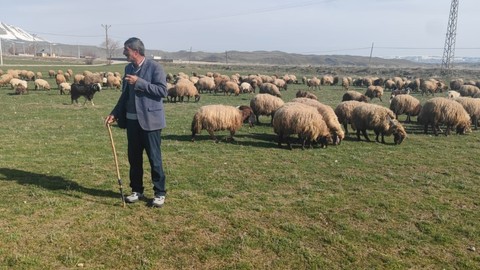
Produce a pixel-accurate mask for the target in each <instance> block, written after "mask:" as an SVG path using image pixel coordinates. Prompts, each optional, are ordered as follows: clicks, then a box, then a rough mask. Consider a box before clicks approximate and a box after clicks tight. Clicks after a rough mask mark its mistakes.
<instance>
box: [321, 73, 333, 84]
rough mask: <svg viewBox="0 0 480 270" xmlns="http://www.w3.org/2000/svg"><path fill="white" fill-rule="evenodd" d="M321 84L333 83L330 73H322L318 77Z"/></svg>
mask: <svg viewBox="0 0 480 270" xmlns="http://www.w3.org/2000/svg"><path fill="white" fill-rule="evenodd" d="M320 84H321V85H332V84H333V76H331V75H324V76H322V78H321V79H320Z"/></svg>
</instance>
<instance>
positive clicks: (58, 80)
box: [55, 73, 67, 89]
mask: <svg viewBox="0 0 480 270" xmlns="http://www.w3.org/2000/svg"><path fill="white" fill-rule="evenodd" d="M55 82H56V83H57V86H58V88H59V89H60V84H61V83H64V82H67V79H66V78H65V75H63V74H62V73H57V75H56V76H55Z"/></svg>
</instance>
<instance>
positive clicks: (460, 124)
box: [418, 97, 470, 136]
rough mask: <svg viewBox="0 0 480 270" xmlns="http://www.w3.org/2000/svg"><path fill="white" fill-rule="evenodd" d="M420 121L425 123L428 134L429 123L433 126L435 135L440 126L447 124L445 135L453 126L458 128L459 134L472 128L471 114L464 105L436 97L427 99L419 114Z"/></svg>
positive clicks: (425, 130)
mask: <svg viewBox="0 0 480 270" xmlns="http://www.w3.org/2000/svg"><path fill="white" fill-rule="evenodd" d="M418 122H419V123H421V124H423V125H424V132H425V134H427V130H428V125H431V126H432V130H433V133H434V134H435V136H437V135H438V133H437V130H439V129H440V128H439V126H440V125H441V124H444V125H446V126H447V128H446V130H445V136H448V134H450V129H451V128H456V131H457V134H465V132H466V131H468V130H469V129H470V115H468V113H467V111H465V109H464V108H463V107H462V105H461V104H460V103H458V102H456V101H454V100H451V99H448V98H444V97H435V98H432V99H429V100H427V101H426V102H425V103H424V104H423V106H422V110H421V111H420V114H419V115H418Z"/></svg>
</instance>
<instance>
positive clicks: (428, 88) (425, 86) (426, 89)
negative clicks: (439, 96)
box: [420, 79, 438, 96]
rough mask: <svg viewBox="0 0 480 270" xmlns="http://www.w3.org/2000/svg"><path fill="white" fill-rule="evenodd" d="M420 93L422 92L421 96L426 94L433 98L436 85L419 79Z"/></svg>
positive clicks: (436, 90) (436, 88)
mask: <svg viewBox="0 0 480 270" xmlns="http://www.w3.org/2000/svg"><path fill="white" fill-rule="evenodd" d="M420 91H422V96H423V95H424V94H427V95H428V93H430V94H432V96H434V95H435V93H436V92H438V83H437V82H436V81H433V80H424V79H420Z"/></svg>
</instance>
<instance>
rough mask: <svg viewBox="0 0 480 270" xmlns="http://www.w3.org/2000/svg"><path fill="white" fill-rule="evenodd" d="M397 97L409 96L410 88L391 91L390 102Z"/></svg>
mask: <svg viewBox="0 0 480 270" xmlns="http://www.w3.org/2000/svg"><path fill="white" fill-rule="evenodd" d="M398 95H410V88H407V89H395V90H393V91H392V94H391V95H390V101H391V100H392V98H394V97H395V96H398Z"/></svg>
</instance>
